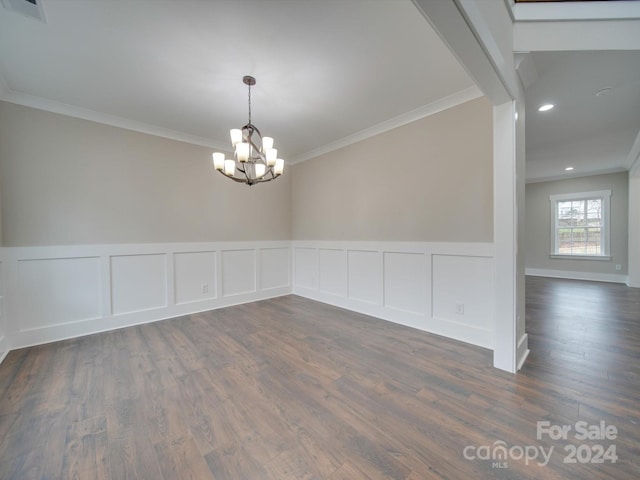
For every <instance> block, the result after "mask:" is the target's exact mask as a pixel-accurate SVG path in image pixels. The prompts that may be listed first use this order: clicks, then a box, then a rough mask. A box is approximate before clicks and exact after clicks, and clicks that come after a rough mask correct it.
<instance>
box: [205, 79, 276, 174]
mask: <svg viewBox="0 0 640 480" xmlns="http://www.w3.org/2000/svg"><path fill="white" fill-rule="evenodd" d="M242 81H243V82H244V84H245V85H247V86H248V87H249V122H248V123H247V124H246V125H245V126H244V127H242V128H241V129H237V128H234V129H232V130H231V132H230V133H231V144H232V145H233V148H234V157H235V159H230V158H229V159H225V156H224V153H220V152H215V153H214V154H213V167H214V168H215V169H216V170H217V171H219V172H220V173H221V174H223V175H224V176H226V177H228V178H230V179H231V180H234V181H236V182H240V183H246V184H247V185H254V184H256V183H262V182H270V181H271V180H275V179H276V178H278V177H279V176H280V175H282V172H283V171H284V160H282V159H281V158H277V157H278V150H276V149H275V148H273V138H271V137H263V136H262V134H261V133H260V130H258V128H257V127H256V126H255V125H253V124H252V123H251V87H252V86H253V85H255V84H256V79H255V78H253V77H252V76H250V75H246V76H244V77H243V78H242Z"/></svg>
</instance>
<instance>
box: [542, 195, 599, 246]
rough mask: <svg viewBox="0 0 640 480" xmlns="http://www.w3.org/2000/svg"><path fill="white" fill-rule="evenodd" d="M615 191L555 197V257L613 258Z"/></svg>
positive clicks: (552, 215)
mask: <svg viewBox="0 0 640 480" xmlns="http://www.w3.org/2000/svg"><path fill="white" fill-rule="evenodd" d="M610 198H611V190H601V191H597V192H582V193H569V194H564V195H551V196H550V197H549V200H550V203H551V256H552V257H571V258H581V257H582V258H594V259H596V258H599V259H608V258H609V254H610V252H609V243H610V241H609V238H610V231H609V230H610V228H609V225H610V221H609V211H610Z"/></svg>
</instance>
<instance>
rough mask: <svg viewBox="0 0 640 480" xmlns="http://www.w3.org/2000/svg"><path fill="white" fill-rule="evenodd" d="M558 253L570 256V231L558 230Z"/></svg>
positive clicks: (565, 229) (566, 229) (568, 229)
mask: <svg viewBox="0 0 640 480" xmlns="http://www.w3.org/2000/svg"><path fill="white" fill-rule="evenodd" d="M558 253H560V254H563V255H571V229H570V228H560V229H558Z"/></svg>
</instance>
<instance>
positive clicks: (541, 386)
mask: <svg viewBox="0 0 640 480" xmlns="http://www.w3.org/2000/svg"><path fill="white" fill-rule="evenodd" d="M527 330H528V332H529V339H530V347H531V350H532V353H531V356H530V358H529V361H528V363H527V364H526V366H525V367H524V368H523V370H522V371H521V373H519V374H518V375H515V376H514V375H510V374H507V373H505V372H501V371H498V370H495V369H494V368H492V366H491V364H492V360H491V352H489V351H487V350H484V349H481V348H476V347H472V346H469V345H465V344H462V343H459V342H455V341H451V340H447V339H444V338H442V337H437V336H434V335H429V334H426V333H423V332H418V331H416V330H412V329H409V328H404V327H401V326H397V325H394V324H391V323H387V322H384V321H380V320H376V319H372V318H370V317H366V316H364V315H359V314H355V313H352V312H348V311H345V310H341V309H338V308H334V307H331V306H328V305H324V304H321V303H316V302H313V301H310V300H306V299H303V298H300V297H296V296H288V297H282V298H278V299H272V300H267V301H262V302H257V303H253V304H248V305H242V306H237V307H231V308H226V309H221V310H216V311H212V312H208V313H203V314H198V315H191V316H188V317H183V318H179V319H174V320H169V321H164V322H158V323H154V324H149V325H144V326H140V327H133V328H127V329H123V330H118V331H113V332H108V333H103V334H99V335H93V336H89V337H85V338H80V339H74V340H69V341H64V342H58V343H55V344H50V345H44V346H38V347H33V348H28V349H22V350H17V351H13V352H11V353H10V354H9V356H8V357H7V358H6V359H5V361H4V362H3V364H2V365H0V478H1V479H11V480H18V479H27V478H29V479H31V478H33V479H39V478H45V479H54V478H79V479H112V480H119V479H128V478H145V479H153V480H160V479H165V480H176V479H187V478H194V479H211V478H215V479H218V480H220V479H223V480H226V479H233V480H235V479H252V480H253V479H256V480H261V479H266V480H285V479H296V480H298V479H304V480H311V479H317V480H320V479H322V480H324V479H328V480H343V479H344V480H346V479H349V480H356V479H382V478H392V479H406V480H424V479H431V478H447V479H454V480H457V479H489V478H509V479H529V478H535V479H559V478H566V479H596V478H602V479H605V478H606V479H634V480H636V479H638V478H640V466H639V463H638V462H639V458H640V365H639V362H638V361H639V359H640V290H638V289H629V288H627V287H625V286H622V285H614V284H594V283H588V282H577V281H567V280H552V279H542V278H529V279H528V280H527ZM538 421H548V422H549V423H550V425H571V426H575V424H576V422H577V421H585V422H587V424H588V425H593V424H598V425H599V424H600V421H604V422H606V424H607V425H609V424H610V425H613V426H615V427H616V429H617V432H618V434H617V438H616V439H615V440H598V441H593V440H589V441H579V440H577V439H575V438H574V434H573V432H572V433H570V434H569V436H568V438H567V440H563V439H559V440H552V439H550V438H549V437H548V436H547V435H544V436H543V437H542V438H540V439H537V438H536V422H538ZM500 441H502V442H505V444H506V448H507V449H509V455H508V458H507V459H506V460H503V461H501V462H498V463H500V465H498V464H496V463H495V462H494V461H492V460H491V459H489V460H482V459H478V458H475V459H466V458H465V452H466V453H467V457H471V456H473V455H475V456H476V457H478V456H483V455H485V456H486V454H485V453H483V452H486V451H487V448H484V450H483V448H482V447H487V446H490V447H491V448H493V447H496V446H498V445H502V444H500V443H498V444H496V442H500ZM597 444H601V445H602V447H603V449H604V448H607V449H608V448H609V447H610V446H612V445H615V450H616V454H617V457H618V460H617V463H615V464H612V463H608V462H605V463H579V462H578V463H576V464H569V463H564V459H565V457H566V456H567V455H568V453H570V452H568V451H567V450H565V448H569V449H570V448H572V447H567V446H568V445H573V446H574V447H573V448H575V449H576V450H579V451H580V452H581V453H580V455H581V456H580V457H577V458H579V459H582V460H584V459H587V458H592V456H593V455H596V454H597V447H595V446H596V445H597ZM581 445H587V447H581ZM528 446H530V447H531V449H533V448H535V449H539V448H540V447H542V448H544V449H545V451H548V450H549V449H550V448H551V447H553V448H554V450H553V452H552V454H551V459H550V461H549V463H548V465H546V466H538V465H537V464H536V461H535V460H534V461H532V462H529V464H528V465H527V464H526V463H527V462H525V459H519V458H518V457H519V453H520V452H521V451H522V450H518V448H521V449H525V448H526V447H528ZM466 447H468V448H466ZM465 448H466V449H465ZM585 448H586V449H587V450H585ZM530 451H531V452H532V451H533V450H530ZM610 452H611V451H610ZM587 455H588V457H587ZM541 459H542V457H539V460H540V461H542V460H541ZM499 467H507V468H499Z"/></svg>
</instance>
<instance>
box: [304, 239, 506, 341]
mask: <svg viewBox="0 0 640 480" xmlns="http://www.w3.org/2000/svg"><path fill="white" fill-rule="evenodd" d="M293 272H294V281H293V293H294V294H296V295H300V296H303V297H306V298H310V299H312V300H317V301H320V302H324V303H328V304H330V305H335V306H338V307H341V308H345V309H348V310H352V311H355V312H359V313H364V314H366V315H371V316H373V317H377V318H381V319H383V320H387V321H390V322H394V323H398V324H400V325H405V326H408V327H412V328H417V329H419V330H423V331H426V332H430V333H434V334H437V335H442V336H445V337H448V338H452V339H455V340H459V341H462V342H466V343H470V344H473V345H478V346H481V347H484V348H488V349H491V350H493V348H494V342H495V338H494V327H493V323H494V291H493V288H494V287H493V285H494V265H493V246H492V244H484V243H477V244H471V243H466V244H465V243H453V242H452V243H442V242H438V243H436V242H434V243H430V242H324V241H317V242H316V241H294V242H293Z"/></svg>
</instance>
